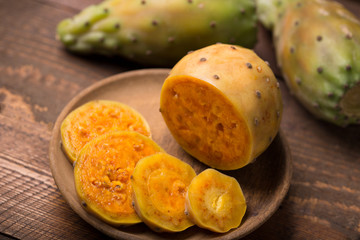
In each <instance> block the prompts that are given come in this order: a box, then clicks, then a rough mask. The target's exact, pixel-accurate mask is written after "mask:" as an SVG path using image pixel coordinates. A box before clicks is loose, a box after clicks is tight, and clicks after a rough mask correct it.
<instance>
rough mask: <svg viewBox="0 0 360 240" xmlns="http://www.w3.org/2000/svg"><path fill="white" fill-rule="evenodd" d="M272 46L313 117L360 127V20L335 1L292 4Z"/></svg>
mask: <svg viewBox="0 0 360 240" xmlns="http://www.w3.org/2000/svg"><path fill="white" fill-rule="evenodd" d="M274 44H275V49H276V57H277V61H278V64H279V66H280V68H281V69H282V73H283V77H284V79H285V81H286V83H287V86H288V88H289V89H290V91H291V92H292V93H293V94H294V95H295V96H296V97H297V98H298V99H299V101H300V102H301V103H302V104H303V105H304V106H305V107H306V108H307V109H308V110H309V111H310V112H311V113H313V114H314V115H315V116H317V117H319V118H321V119H323V120H326V121H328V122H331V123H334V124H337V125H339V126H347V125H349V124H359V123H360V21H359V19H357V18H356V17H355V16H354V15H353V14H352V13H350V12H349V11H348V10H346V9H345V8H344V7H343V6H342V5H341V4H339V3H337V2H334V1H324V0H316V1H315V0H298V1H294V2H293V3H291V4H289V5H288V7H287V9H286V11H285V12H284V14H283V16H282V17H281V18H280V19H279V21H278V22H277V23H276V24H275V28H274Z"/></svg>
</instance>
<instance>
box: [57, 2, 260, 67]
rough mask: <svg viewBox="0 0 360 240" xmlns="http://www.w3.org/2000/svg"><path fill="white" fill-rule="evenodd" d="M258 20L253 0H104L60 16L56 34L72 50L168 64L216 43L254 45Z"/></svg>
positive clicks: (149, 62)
mask: <svg viewBox="0 0 360 240" xmlns="http://www.w3.org/2000/svg"><path fill="white" fill-rule="evenodd" d="M256 21H257V18H256V13H255V3H254V1H253V0H227V1H223V0H172V1H164V0H162V1H159V0H132V1H126V0H107V1H104V2H102V3H100V4H98V5H92V6H89V7H88V8H86V9H84V10H83V11H82V12H80V13H79V14H78V15H76V16H74V17H73V18H71V19H65V20H63V21H62V22H61V23H60V24H59V25H58V28H57V36H58V38H59V39H60V40H61V41H62V42H63V43H64V45H65V46H66V47H67V48H68V49H69V50H71V51H74V52H79V53H98V54H106V55H120V56H123V57H126V58H129V59H133V60H134V61H137V62H140V63H143V64H150V65H159V66H172V65H173V64H174V63H176V62H177V61H178V60H180V58H181V57H182V56H184V55H185V54H186V53H187V52H188V51H190V50H195V49H198V48H201V47H205V46H207V45H210V44H214V43H216V42H229V43H234V44H238V45H241V46H244V47H248V48H252V47H253V46H254V45H255V43H256V32H257V30H256Z"/></svg>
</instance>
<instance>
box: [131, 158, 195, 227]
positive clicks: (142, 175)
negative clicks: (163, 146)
mask: <svg viewBox="0 0 360 240" xmlns="http://www.w3.org/2000/svg"><path fill="white" fill-rule="evenodd" d="M195 176H196V173H195V171H194V170H193V168H192V167H191V166H190V165H189V164H187V163H185V162H182V161H181V160H179V159H177V158H175V157H173V156H171V155H168V154H166V153H157V154H154V155H152V156H149V157H145V158H144V159H142V160H140V161H139V162H138V164H137V165H136V167H135V169H134V173H133V175H132V177H131V182H132V187H133V190H134V203H135V204H134V205H135V209H136V212H137V213H138V215H139V216H140V218H141V219H142V220H143V221H144V223H146V224H147V225H148V226H149V227H150V228H152V229H153V230H154V231H157V232H179V231H182V230H185V229H186V228H188V227H191V226H193V225H194V224H193V223H192V222H191V221H189V220H188V218H187V216H186V215H185V212H184V211H185V195H186V192H187V189H188V187H189V185H190V182H191V180H192V179H193V178H194V177H195Z"/></svg>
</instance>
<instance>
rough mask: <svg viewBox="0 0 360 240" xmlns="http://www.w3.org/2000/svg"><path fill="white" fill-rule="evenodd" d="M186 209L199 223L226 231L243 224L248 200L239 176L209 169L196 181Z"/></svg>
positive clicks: (219, 231)
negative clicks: (234, 176)
mask: <svg viewBox="0 0 360 240" xmlns="http://www.w3.org/2000/svg"><path fill="white" fill-rule="evenodd" d="M185 209H186V210H185V211H186V212H187V213H188V216H189V218H190V219H191V220H192V221H193V222H194V223H195V224H196V225H197V226H199V227H202V228H205V229H209V230H211V231H214V232H218V233H225V232H228V231H229V230H230V229H232V228H236V227H238V226H239V225H240V223H241V221H242V218H243V216H244V215H245V212H246V200H245V197H244V194H243V192H242V189H241V187H240V185H239V183H238V182H237V180H236V179H235V178H233V177H230V176H227V175H225V174H223V173H220V172H218V171H216V170H214V169H210V168H209V169H206V170H204V171H203V172H201V173H200V174H199V175H197V176H196V177H195V178H194V179H193V180H192V182H191V184H190V186H189V190H188V192H187V193H186V202H185Z"/></svg>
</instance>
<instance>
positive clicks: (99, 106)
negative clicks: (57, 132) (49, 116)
mask: <svg viewBox="0 0 360 240" xmlns="http://www.w3.org/2000/svg"><path fill="white" fill-rule="evenodd" d="M116 130H129V131H137V132H139V133H141V134H144V135H146V136H150V127H149V125H148V123H147V122H146V120H145V119H144V118H143V116H141V114H140V113H138V112H137V111H136V110H134V109H133V108H131V107H130V106H128V105H126V104H123V103H120V102H115V101H108V100H95V101H90V102H88V103H86V104H84V105H82V106H80V107H78V108H77V109H75V110H74V111H72V112H71V113H70V114H69V115H68V116H67V117H66V118H65V119H64V121H63V122H62V124H61V140H62V145H63V148H64V150H65V152H66V154H67V156H68V158H69V160H70V161H71V162H75V161H76V158H77V156H78V154H79V153H80V151H81V149H82V147H83V146H84V145H85V144H86V143H87V142H89V141H90V140H92V139H93V138H96V137H97V136H100V135H102V134H104V133H106V132H111V131H116Z"/></svg>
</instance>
